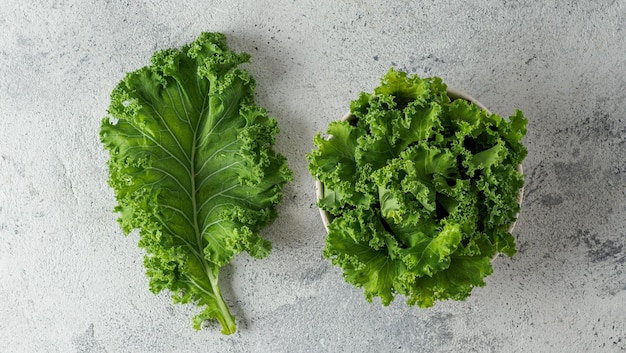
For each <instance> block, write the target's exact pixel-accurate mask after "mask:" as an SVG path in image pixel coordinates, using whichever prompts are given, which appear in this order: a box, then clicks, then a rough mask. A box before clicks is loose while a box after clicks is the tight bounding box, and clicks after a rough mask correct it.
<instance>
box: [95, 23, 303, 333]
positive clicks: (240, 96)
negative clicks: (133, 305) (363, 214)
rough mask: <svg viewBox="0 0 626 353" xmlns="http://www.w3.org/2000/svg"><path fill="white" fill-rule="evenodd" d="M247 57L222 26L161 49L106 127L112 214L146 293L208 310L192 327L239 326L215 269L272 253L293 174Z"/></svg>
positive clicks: (120, 97) (127, 81) (126, 86)
mask: <svg viewBox="0 0 626 353" xmlns="http://www.w3.org/2000/svg"><path fill="white" fill-rule="evenodd" d="M248 60H249V55H248V54H245V53H241V54H237V53H234V52H233V51H231V50H229V49H228V47H227V45H226V38H225V37H224V36H223V35H222V34H219V33H203V34H202V35H200V37H199V38H198V39H196V40H195V41H194V42H193V43H191V44H188V45H186V46H184V47H183V48H182V49H181V50H178V49H169V50H163V51H158V52H156V53H154V55H153V56H152V65H151V66H147V67H144V68H141V69H139V70H137V71H135V72H131V73H128V74H127V75H126V77H125V78H124V79H123V80H122V81H121V82H120V83H119V84H118V85H117V87H116V88H115V89H114V90H113V92H112V94H111V105H110V107H109V110H108V112H109V114H110V116H109V117H107V118H105V119H104V120H103V122H102V127H101V131H100V137H101V141H102V143H103V144H104V146H105V148H106V149H107V150H108V151H109V153H110V160H109V162H108V166H109V184H110V186H111V187H112V188H113V189H114V191H115V196H116V198H117V201H118V205H117V206H116V208H115V211H117V212H119V213H120V218H119V223H120V224H121V227H122V229H123V230H124V232H125V233H126V234H128V233H129V232H131V231H132V230H133V229H137V228H138V229H139V230H140V231H139V235H140V240H139V246H140V247H142V248H144V249H145V251H146V255H145V259H144V265H145V267H146V275H147V276H148V277H149V279H150V290H151V291H152V292H154V293H158V292H161V291H162V290H164V289H169V290H170V291H171V292H172V298H173V300H174V302H176V303H188V302H193V303H195V304H196V305H198V306H200V307H202V308H203V310H202V312H201V313H200V314H199V315H197V316H196V317H195V318H194V320H193V323H194V327H195V328H196V329H200V326H201V324H202V322H203V321H204V320H205V319H217V320H218V321H219V322H220V324H221V326H222V333H224V334H231V333H233V332H235V329H236V325H235V320H234V317H233V316H232V315H231V313H230V311H229V309H228V306H227V304H226V303H225V301H224V299H223V297H222V293H221V292H220V287H219V285H218V282H219V280H218V277H219V269H220V268H221V267H222V266H225V265H226V264H228V263H229V262H230V261H231V260H232V258H233V256H234V255H236V254H238V253H241V252H242V251H244V250H245V251H247V252H248V253H249V254H250V255H251V256H253V257H255V258H263V257H265V256H267V255H268V254H269V253H270V250H271V244H270V242H269V241H268V240H266V239H263V238H261V237H260V236H259V231H260V230H261V228H263V227H264V226H266V225H268V224H270V223H271V222H272V221H273V220H274V219H275V218H276V216H277V212H276V208H275V205H277V204H278V203H280V202H281V197H282V187H283V186H284V184H285V183H286V182H287V181H289V180H291V179H292V172H291V171H290V170H289V168H288V167H287V162H286V159H285V157H284V156H282V155H280V154H278V153H276V152H274V151H273V150H272V146H273V144H274V136H275V135H276V134H277V133H278V126H277V122H276V120H274V119H273V118H269V117H268V116H267V113H266V111H265V110H264V109H263V108H261V107H259V106H257V105H255V103H254V97H253V95H254V86H255V83H254V80H253V78H252V77H251V76H250V75H249V74H248V72H246V71H245V70H242V69H239V68H238V66H239V64H241V63H244V62H247V61H248Z"/></svg>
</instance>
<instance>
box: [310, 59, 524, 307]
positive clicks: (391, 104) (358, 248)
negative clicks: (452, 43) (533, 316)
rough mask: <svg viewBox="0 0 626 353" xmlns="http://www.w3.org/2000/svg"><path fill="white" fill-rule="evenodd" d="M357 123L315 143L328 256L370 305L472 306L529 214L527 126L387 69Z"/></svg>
mask: <svg viewBox="0 0 626 353" xmlns="http://www.w3.org/2000/svg"><path fill="white" fill-rule="evenodd" d="M350 111H351V115H352V118H351V119H348V120H347V121H336V122H332V123H331V124H330V125H329V128H328V134H329V135H330V136H329V137H328V138H323V137H322V135H321V134H318V135H317V136H316V137H315V140H314V144H315V146H316V147H317V148H316V149H314V150H313V151H312V152H311V153H310V154H309V155H308V160H309V170H310V171H311V174H312V175H313V176H314V177H315V178H316V179H317V180H319V181H320V182H321V183H322V185H323V197H322V198H321V199H320V200H319V203H318V204H319V206H320V207H321V208H322V209H323V210H324V211H326V212H327V214H328V215H329V219H331V222H330V224H329V225H328V236H327V238H326V247H325V249H324V256H325V257H326V258H327V259H330V260H331V261H332V263H333V264H334V265H336V266H340V267H341V268H342V269H343V274H344V277H345V279H346V281H347V282H349V283H352V284H353V285H355V286H357V287H363V288H364V291H365V297H366V299H367V300H368V301H371V300H372V298H373V297H380V298H381V301H382V304H384V305H388V304H389V303H390V302H391V301H392V300H393V299H394V297H395V296H396V295H397V294H402V295H405V296H406V297H407V300H408V304H409V305H414V304H417V305H419V306H420V307H429V306H432V305H433V304H434V302H435V301H436V300H443V299H456V300H462V299H465V298H466V297H467V296H468V295H469V294H470V292H471V290H472V288H473V287H476V286H484V284H485V282H484V280H483V279H484V278H485V276H487V275H489V274H491V273H492V267H491V259H492V258H493V257H494V256H495V255H496V254H497V253H504V254H507V255H509V256H512V255H513V254H515V252H516V249H515V240H514V238H513V236H512V235H511V233H510V232H509V231H508V228H509V226H510V225H511V224H512V223H514V222H515V220H516V217H517V214H518V212H519V210H520V206H519V204H518V200H517V198H518V194H519V191H520V189H521V188H522V186H523V183H524V182H523V175H522V174H521V173H520V172H519V171H518V170H517V169H516V167H517V166H518V165H519V164H521V162H522V160H523V159H524V157H525V156H526V153H527V152H526V149H525V147H524V146H523V145H522V143H521V139H522V137H523V136H524V134H525V133H526V123H527V120H526V119H525V118H524V116H523V114H522V113H521V112H520V111H519V110H517V111H516V112H515V114H514V115H513V116H511V117H510V121H507V120H504V119H502V118H501V117H500V116H498V115H496V114H490V113H488V112H487V111H485V110H482V109H480V108H478V107H477V106H476V105H474V104H470V103H469V102H468V101H465V100H462V99H457V100H451V99H450V98H449V97H448V95H447V87H446V85H445V84H444V83H443V82H442V80H441V79H440V78H438V77H433V78H424V79H421V78H419V77H417V76H414V75H413V76H407V74H406V73H403V72H398V71H394V70H393V69H392V70H390V71H389V72H388V73H387V74H386V76H385V77H384V78H383V79H382V80H381V86H380V87H378V88H376V89H375V90H374V93H373V94H368V93H361V95H360V96H359V98H358V99H357V100H355V101H353V102H352V104H351V106H350Z"/></svg>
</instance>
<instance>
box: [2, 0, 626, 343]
mask: <svg viewBox="0 0 626 353" xmlns="http://www.w3.org/2000/svg"><path fill="white" fill-rule="evenodd" d="M541 3H543V2H541V1H530V0H522V1H495V0H491V1H489V0H488V1H485V0H453V1H447V2H446V4H443V1H438V2H435V1H429V0H423V1H369V2H368V1H362V0H361V1H319V0H318V1H310V0H309V1H297V0H293V1H282V2H277V1H269V0H259V1H207V0H195V1H182V2H179V1H155V0H145V1H130V0H127V1H112V0H110V1H91V2H87V1H79V0H74V1H69V0H68V1H66V0H56V1H55V0H46V1H34V0H28V1H22V0H19V1H18V0H3V1H1V2H0V28H1V34H0V183H1V184H0V318H1V319H0V351H2V352H623V351H626V333H625V331H626V328H625V326H626V273H625V272H624V270H625V269H624V266H625V255H626V248H625V243H626V239H625V233H626V230H625V226H626V221H625V219H624V216H625V215H626V200H625V196H626V164H625V161H624V160H625V157H626V135H625V133H626V121H624V118H625V115H626V40H624V38H625V37H626V30H625V24H626V20H625V19H626V1H624V0H617V1H615V0H613V1H609V0H595V1H560V2H558V4H555V5H542V4H541ZM546 3H548V2H546ZM202 31H220V32H223V33H225V34H226V35H227V36H228V39H229V44H230V46H231V47H232V48H233V49H235V50H237V51H246V52H249V53H250V54H251V55H252V63H251V64H249V65H247V68H248V69H249V71H250V72H251V73H252V75H253V76H254V77H255V78H256V80H257V83H258V88H257V102H258V103H259V104H261V105H263V106H265V107H266V108H267V109H268V110H269V111H270V112H271V114H272V115H273V116H275V117H276V118H277V119H278V121H279V123H280V125H281V128H282V132H281V134H280V136H279V137H278V141H277V149H278V150H279V151H281V152H282V153H284V154H286V155H287V157H288V158H289V161H290V166H291V167H292V169H293V170H294V171H295V182H294V183H292V184H290V185H289V186H288V187H287V188H286V194H285V200H284V204H283V205H282V206H281V208H280V210H279V211H280V215H281V217H280V218H279V220H278V221H277V222H275V223H274V224H273V225H272V226H271V227H270V228H268V229H267V230H266V231H265V232H264V235H265V236H266V237H267V238H268V239H270V240H271V241H272V242H273V244H274V251H273V253H272V255H271V256H270V257H268V258H267V259H265V260H262V261H257V260H253V259H251V258H250V257H249V256H247V255H241V256H239V257H238V258H237V259H236V260H235V261H234V262H233V263H232V264H231V265H229V266H228V267H226V268H225V269H224V271H223V273H222V282H223V284H222V285H223V286H224V291H225V292H226V294H225V295H226V297H227V300H228V302H229V304H230V306H231V308H232V310H233V313H234V314H235V315H236V317H237V320H238V325H239V330H238V332H237V333H236V334H235V335H232V336H228V337H224V336H222V335H221V334H220V333H219V329H218V327H217V326H216V325H209V326H208V327H206V328H205V329H203V330H202V331H200V332H195V331H194V330H193V329H192V328H191V317H192V316H193V315H194V313H196V312H197V309H196V308H195V307H193V306H181V305H173V304H172V303H171V301H170V299H169V296H168V295H167V294H166V293H162V294H161V295H158V296H154V295H153V294H151V293H150V292H149V291H148V285H147V280H146V278H145V277H144V274H143V272H144V270H143V267H142V251H141V250H140V249H138V248H137V247H136V243H137V235H136V234H135V235H131V236H129V237H124V236H122V232H121V230H120V229H119V227H118V225H117V223H116V221H115V220H116V215H115V214H113V213H112V212H111V210H112V208H113V206H114V198H113V193H112V191H111V190H110V189H109V188H108V186H107V184H106V178H107V170H106V165H105V163H106V160H107V155H106V153H105V152H104V150H103V149H102V146H101V145H100V143H99V139H98V131H99V127H100V120H101V118H102V117H103V116H104V115H105V110H106V108H107V106H108V99H109V93H110V91H111V89H112V88H113V87H114V85H115V84H116V83H117V82H118V81H119V80H120V79H121V78H122V77H123V75H124V73H125V72H127V71H131V70H134V69H137V68H139V67H141V66H143V65H146V64H147V63H148V60H149V57H150V55H151V53H152V52H153V51H154V50H156V49H163V48H169V47H180V46H181V45H183V44H184V43H186V42H189V41H191V40H193V39H195V38H196V36H197V35H198V34H199V33H200V32H202ZM391 66H393V67H396V68H398V69H403V70H406V71H408V72H412V73H417V74H419V75H421V76H424V75H428V76H430V75H438V76H441V77H442V78H443V79H444V80H445V81H446V82H447V83H449V84H450V85H451V86H453V87H455V88H458V89H461V90H464V91H466V92H468V93H469V94H471V95H473V96H475V97H477V98H478V99H479V100H480V101H481V102H483V103H484V104H485V105H486V106H488V107H489V108H490V109H491V110H492V111H494V112H497V113H500V114H501V115H506V116H508V115H510V114H512V113H513V111H514V109H515V108H520V109H521V110H522V111H523V112H524V113H525V114H526V116H527V117H528V118H529V131H528V135H527V137H526V139H525V143H526V145H527V146H528V150H529V155H528V158H527V159H526V160H525V162H524V169H525V171H526V173H527V185H526V192H525V201H524V205H523V211H522V212H521V215H520V219H519V222H518V224H517V227H516V229H515V231H514V233H515V236H516V237H517V239H518V244H519V253H518V254H517V255H516V256H515V257H514V258H512V259H509V258H498V259H497V260H496V261H495V263H494V274H493V275H492V276H491V277H489V278H488V280H487V282H488V283H487V286H486V287H484V288H479V289H476V290H475V291H474V292H473V295H472V296H471V297H470V299H468V300H467V301H466V302H442V303H438V304H437V305H436V306H435V307H434V308H432V309H428V310H421V309H418V308H412V307H407V305H406V304H405V301H404V300H403V298H398V299H397V300H396V301H395V302H394V303H393V304H392V305H391V306H390V307H387V308H384V307H381V305H380V304H379V302H378V301H375V302H374V303H373V304H368V303H366V302H365V301H364V300H363V296H362V291H361V290H359V289H355V288H353V287H351V286H350V285H347V284H345V283H344V281H343V279H342V278H341V272H340V271H339V270H338V269H337V268H333V267H332V266H331V265H330V264H329V263H328V262H327V261H326V260H324V259H323V258H322V256H321V250H322V248H323V245H324V229H323V227H322V224H321V222H320V220H319V216H318V213H317V210H316V208H315V205H314V188H313V181H312V178H311V177H310V176H309V174H308V172H307V170H306V160H305V158H304V155H305V153H306V152H308V151H310V149H311V148H312V142H311V140H312V137H313V136H314V134H315V133H316V132H317V131H318V130H323V129H325V127H326V125H327V124H328V122H330V121H332V120H336V119H338V118H340V117H341V116H342V115H343V114H344V112H346V110H347V109H348V104H349V102H350V101H351V100H352V99H354V98H356V96H357V94H358V93H359V92H360V91H369V90H371V89H372V88H373V87H375V86H376V85H377V84H378V79H379V77H381V76H382V75H383V74H384V73H385V72H386V71H387V70H388V69H389V67H391Z"/></svg>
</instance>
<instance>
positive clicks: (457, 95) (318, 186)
mask: <svg viewBox="0 0 626 353" xmlns="http://www.w3.org/2000/svg"><path fill="white" fill-rule="evenodd" d="M448 97H450V98H451V99H452V100H455V99H465V100H466V101H468V102H471V103H474V104H475V105H477V106H478V107H479V108H480V109H483V110H486V111H487V112H488V113H490V112H489V109H487V108H486V107H485V106H484V105H483V104H482V103H480V102H479V101H477V100H476V98H474V97H472V96H470V95H469V94H467V93H465V92H462V91H458V90H455V89H452V88H448ZM351 116H352V114H350V112H348V113H347V114H346V115H344V116H343V117H342V118H341V120H348V119H350V117H351ZM517 171H518V172H520V173H523V169H522V165H521V164H519V165H517ZM315 196H316V197H317V201H318V202H319V201H320V200H321V199H322V198H323V197H324V185H323V184H322V183H321V182H320V181H319V180H317V179H316V180H315ZM523 198H524V187H523V186H522V188H521V189H520V191H519V194H518V195H517V203H518V204H519V205H520V207H521V205H522V199H523ZM319 211H320V215H321V217H322V223H324V228H325V229H326V232H328V225H329V224H330V218H329V216H328V213H326V211H324V210H323V209H321V208H320V209H319ZM518 217H519V213H518V214H517V215H516V216H515V222H513V223H512V224H511V225H510V226H509V229H508V230H509V232H512V231H513V228H514V227H515V223H516V222H517V218H518ZM496 255H497V254H496Z"/></svg>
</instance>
